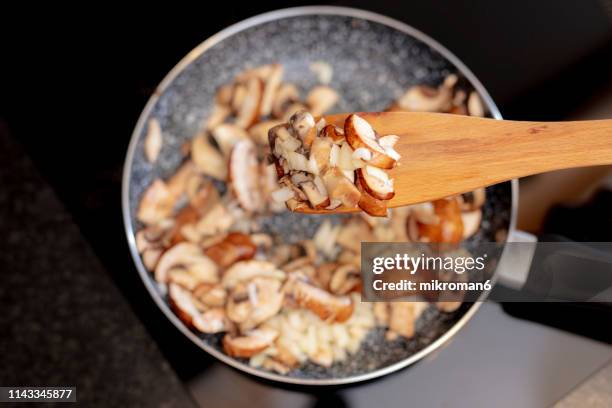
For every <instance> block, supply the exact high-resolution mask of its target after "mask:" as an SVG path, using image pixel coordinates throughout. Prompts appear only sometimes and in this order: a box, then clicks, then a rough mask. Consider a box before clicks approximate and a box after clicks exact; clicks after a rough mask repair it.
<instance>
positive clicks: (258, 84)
mask: <svg viewBox="0 0 612 408" xmlns="http://www.w3.org/2000/svg"><path fill="white" fill-rule="evenodd" d="M262 95H263V84H262V81H261V79H259V78H256V77H252V78H249V79H248V80H247V82H246V84H245V95H244V97H243V98H242V100H241V101H239V102H238V103H237V105H239V106H237V113H236V121H235V122H234V123H235V124H236V126H239V127H241V128H243V129H246V128H248V127H249V126H251V125H252V124H254V123H255V122H257V119H259V109H260V106H261V98H262Z"/></svg>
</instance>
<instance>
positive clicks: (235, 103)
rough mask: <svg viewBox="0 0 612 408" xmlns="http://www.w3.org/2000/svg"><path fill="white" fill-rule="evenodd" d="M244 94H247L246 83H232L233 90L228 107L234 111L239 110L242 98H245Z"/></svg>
mask: <svg viewBox="0 0 612 408" xmlns="http://www.w3.org/2000/svg"><path fill="white" fill-rule="evenodd" d="M246 95H247V88H246V84H244V83H237V84H235V85H234V87H233V91H232V100H231V102H230V107H231V108H232V111H233V112H234V113H236V112H238V111H239V110H240V107H241V106H242V104H243V102H244V99H245V98H246Z"/></svg>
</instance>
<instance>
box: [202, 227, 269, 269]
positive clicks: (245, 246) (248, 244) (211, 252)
mask: <svg viewBox="0 0 612 408" xmlns="http://www.w3.org/2000/svg"><path fill="white" fill-rule="evenodd" d="M256 250H257V247H256V246H255V244H254V243H253V242H252V241H251V238H250V237H249V236H248V235H246V234H242V233H240V232H230V233H229V234H227V236H226V237H225V239H223V241H221V242H219V243H218V244H216V245H213V246H211V247H209V248H208V249H206V251H204V254H205V255H206V256H208V257H209V258H210V259H212V260H213V261H214V262H215V263H216V264H217V265H219V267H221V268H227V267H228V266H231V265H233V264H234V263H236V262H238V261H244V260H248V259H251V258H253V256H255V251H256Z"/></svg>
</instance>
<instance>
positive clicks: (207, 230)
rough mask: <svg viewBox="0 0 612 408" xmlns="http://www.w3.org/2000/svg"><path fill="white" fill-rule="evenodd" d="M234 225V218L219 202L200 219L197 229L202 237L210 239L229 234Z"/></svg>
mask: <svg viewBox="0 0 612 408" xmlns="http://www.w3.org/2000/svg"><path fill="white" fill-rule="evenodd" d="M233 223H234V216H233V215H232V214H231V213H230V212H229V211H228V210H227V208H225V206H224V205H223V203H221V202H218V203H216V204H214V205H213V206H212V207H211V208H210V209H209V210H208V211H207V212H206V213H205V214H204V215H203V216H202V218H200V220H199V221H198V223H197V224H196V226H195V229H196V231H197V233H198V234H199V235H200V236H202V237H209V236H211V235H216V234H221V233H224V232H227V231H228V230H229V228H230V227H231V226H232V224H233Z"/></svg>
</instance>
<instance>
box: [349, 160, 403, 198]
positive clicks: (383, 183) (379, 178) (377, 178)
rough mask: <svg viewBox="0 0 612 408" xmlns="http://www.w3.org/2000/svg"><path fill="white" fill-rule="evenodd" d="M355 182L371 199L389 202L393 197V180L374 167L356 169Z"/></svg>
mask: <svg viewBox="0 0 612 408" xmlns="http://www.w3.org/2000/svg"><path fill="white" fill-rule="evenodd" d="M357 180H358V182H359V183H360V184H361V187H362V188H363V189H364V190H365V191H366V192H367V193H368V194H370V195H371V196H372V197H374V198H377V199H379V200H390V199H392V198H393V196H395V191H394V189H393V179H391V178H389V175H388V174H387V172H385V171H384V170H381V169H379V168H378V167H374V166H365V167H364V168H362V169H357Z"/></svg>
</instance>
